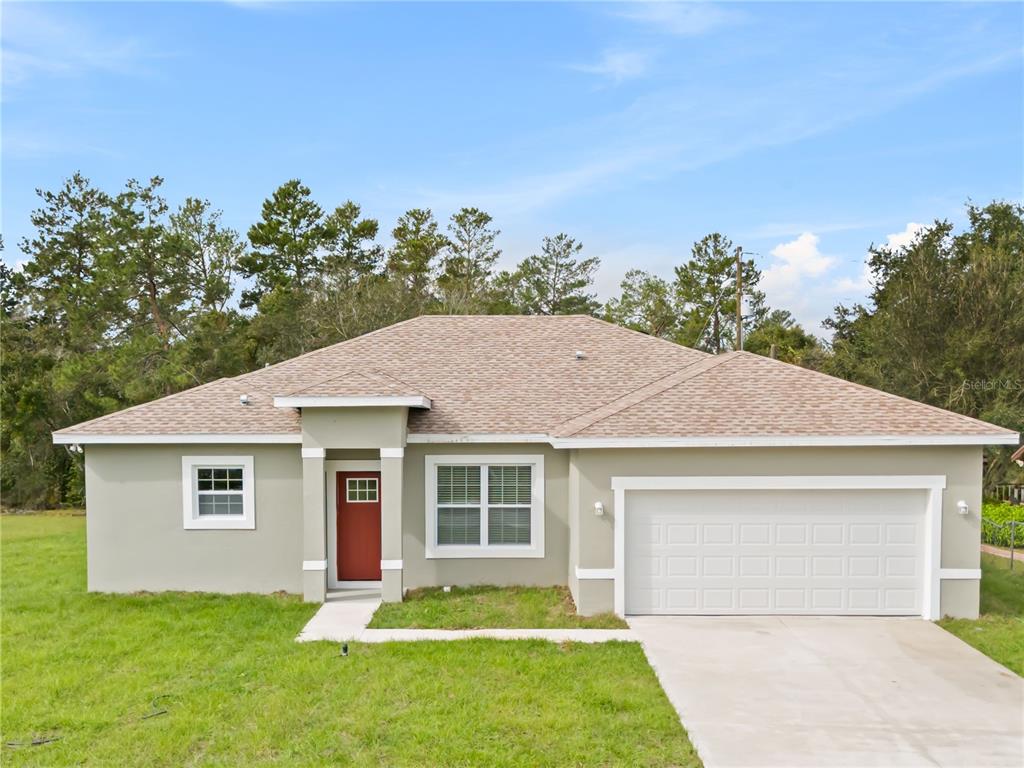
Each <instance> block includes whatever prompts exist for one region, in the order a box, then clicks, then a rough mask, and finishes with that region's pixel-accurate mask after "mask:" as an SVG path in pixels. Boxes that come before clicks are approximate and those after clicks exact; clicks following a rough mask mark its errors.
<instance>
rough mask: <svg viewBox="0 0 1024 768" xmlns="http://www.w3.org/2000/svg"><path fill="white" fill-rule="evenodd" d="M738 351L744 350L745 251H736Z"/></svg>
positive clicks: (739, 249)
mask: <svg viewBox="0 0 1024 768" xmlns="http://www.w3.org/2000/svg"><path fill="white" fill-rule="evenodd" d="M736 349H737V350H739V351H742V350H743V249H742V248H737V249H736Z"/></svg>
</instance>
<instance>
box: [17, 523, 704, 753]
mask: <svg viewBox="0 0 1024 768" xmlns="http://www.w3.org/2000/svg"><path fill="white" fill-rule="evenodd" d="M84 527H85V526H84V520H83V519H82V518H71V517H47V516H34V517H9V516H8V517H3V518H2V519H0V541H2V572H0V575H2V578H3V594H2V601H3V606H2V609H3V615H2V618H3V627H2V630H3V634H2V676H3V677H2V688H0V704H2V721H0V728H2V739H3V742H4V746H3V748H2V753H0V762H2V763H3V765H4V766H5V768H7V766H22V765H37V766H62V765H89V766H107V765H117V766H122V765H145V766H175V767H177V766H190V765H245V766H260V765H303V766H306V765H323V764H327V763H330V764H336V765H356V766H358V765H367V766H369V765H381V764H383V765H402V766H437V765H488V766H505V765H511V766H519V765H521V766H541V765H550V766H563V765H579V766H587V765H601V766H608V765H644V766H699V764H700V763H699V760H698V759H697V757H696V756H695V754H694V752H693V749H692V747H691V746H690V743H689V741H688V740H687V738H686V734H685V732H684V731H683V729H682V727H681V726H680V724H679V721H678V719H677V717H676V714H675V712H674V710H673V709H672V707H671V706H670V705H669V703H668V700H667V699H666V698H665V695H664V693H663V692H662V690H661V688H660V687H659V685H658V683H657V680H656V679H655V677H654V674H653V672H652V671H651V669H650V667H649V666H648V664H647V662H646V660H645V658H644V655H643V653H642V651H641V649H640V647H639V645H637V644H632V643H610V644H604V645H582V644H568V645H555V644H551V643H545V642H540V641H536V642H519V641H516V642H502V641H492V640H474V641H460V642H450V643H444V642H439V643H404V644H403V643H392V644H385V645H359V644H355V643H353V644H351V646H350V655H349V656H348V657H347V658H342V657H340V656H339V654H338V646H337V645H336V644H333V643H310V644H301V645H300V644H298V643H295V642H293V638H294V636H295V634H296V633H297V632H298V631H299V629H300V628H301V627H302V625H303V624H304V623H305V622H306V620H307V619H308V618H309V617H310V616H311V615H312V613H313V612H314V610H315V609H316V606H311V605H305V604H303V603H301V602H300V601H299V600H298V599H296V598H294V597H284V596H281V597H276V596H275V597H259V596H235V597H227V596H217V595H186V594H163V595H147V594H140V595H132V596H113V595H90V594H87V593H86V592H85V536H84ZM48 737H49V738H56V739H57V740H56V741H53V742H50V743H47V744H42V745H40V746H9V745H8V743H9V742H13V743H16V744H17V743H25V742H28V741H31V740H32V739H34V738H48Z"/></svg>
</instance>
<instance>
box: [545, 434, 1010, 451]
mask: <svg viewBox="0 0 1024 768" xmlns="http://www.w3.org/2000/svg"><path fill="white" fill-rule="evenodd" d="M1019 440H1020V435H1018V434H1017V433H1013V432H1011V433H998V434H989V435H757V436H718V437H716V436H708V437H564V438H559V437H553V438H551V445H552V446H553V447H554V448H810V447H851V448H852V447H883V446H927V445H936V446H938V445H1016V444H1017V442H1018V441H1019Z"/></svg>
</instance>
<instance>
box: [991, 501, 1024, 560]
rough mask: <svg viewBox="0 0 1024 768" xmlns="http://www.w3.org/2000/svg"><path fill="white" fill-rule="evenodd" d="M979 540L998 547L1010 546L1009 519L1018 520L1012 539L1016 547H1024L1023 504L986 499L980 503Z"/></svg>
mask: <svg viewBox="0 0 1024 768" xmlns="http://www.w3.org/2000/svg"><path fill="white" fill-rule="evenodd" d="M981 517H982V521H981V540H982V541H983V542H985V543H986V544H995V545H996V546H999V547H1008V546H1010V526H1009V525H1006V523H1009V522H1010V521H1011V520H1016V521H1017V522H1018V525H1017V530H1016V533H1015V534H1014V541H1015V544H1016V546H1017V547H1019V548H1021V549H1024V505H1022V504H1010V503H1008V502H1005V501H1002V502H995V501H986V502H985V503H984V504H982V505H981Z"/></svg>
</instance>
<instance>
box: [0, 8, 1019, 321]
mask: <svg viewBox="0 0 1024 768" xmlns="http://www.w3.org/2000/svg"><path fill="white" fill-rule="evenodd" d="M2 35H3V39H2V43H3V100H2V108H3V115H2V118H3V125H2V142H3V145H2V150H3V158H2V159H3V168H2V170H3V179H2V198H3V199H2V203H3V211H2V226H3V234H4V239H5V242H6V244H7V250H6V252H5V253H4V258H5V259H6V260H7V261H9V262H12V263H14V262H16V261H18V260H19V259H20V258H22V257H21V256H20V254H19V253H18V249H17V247H16V244H17V242H18V241H19V240H20V239H21V238H22V237H24V236H25V235H27V234H29V232H30V225H29V221H28V217H29V213H30V211H31V210H32V209H33V208H34V207H35V206H36V198H35V194H34V190H35V188H37V187H43V188H54V187H56V186H57V185H58V184H59V183H60V181H61V179H62V178H64V177H65V176H68V175H70V174H71V173H73V172H74V171H75V170H81V171H82V172H83V173H85V174H86V175H87V176H89V177H90V178H91V179H92V180H93V181H94V183H96V184H97V185H99V186H102V187H103V188H105V189H108V190H110V191H114V190H116V189H117V188H119V187H120V186H121V185H122V184H123V182H124V180H125V179H127V178H129V177H135V178H140V179H141V178H148V177H149V176H151V175H154V174H159V175H162V176H164V177H165V179H166V185H165V190H166V193H167V196H168V198H169V199H170V200H171V201H172V202H178V201H180V200H181V199H182V198H183V197H184V196H186V195H195V196H200V197H205V198H208V199H209V200H211V201H212V202H213V203H214V205H215V206H217V207H219V208H221V209H223V211H224V218H225V221H226V222H227V223H228V224H230V225H231V226H233V227H235V228H237V229H239V230H240V231H242V232H244V231H245V229H246V228H247V227H248V225H249V224H250V223H252V222H253V221H255V220H256V218H257V217H258V215H259V209H260V204H261V202H262V200H263V199H264V197H266V196H267V195H268V194H269V193H270V192H271V191H272V190H273V189H274V188H275V187H276V186H277V185H279V184H280V183H281V182H283V181H285V180H287V179H289V178H292V177H299V178H301V179H302V180H303V181H304V182H305V183H307V184H308V185H309V186H310V187H312V189H313V191H314V194H315V196H316V197H317V199H318V201H319V202H320V203H321V204H322V205H324V206H325V207H327V206H334V205H337V204H339V203H341V202H343V201H344V200H346V199H352V200H355V201H356V202H358V203H360V204H361V205H362V206H363V207H364V211H365V213H366V214H368V215H371V216H374V217H376V218H378V219H380V221H381V223H382V229H384V230H385V231H389V230H390V228H391V226H392V223H393V222H394V219H395V218H396V217H397V216H398V214H400V213H401V212H402V211H403V210H405V209H408V208H411V207H414V206H427V207H431V208H432V209H433V210H434V212H435V214H437V216H438V218H440V219H445V218H447V217H448V216H449V215H450V214H451V213H452V212H453V211H454V210H456V209H458V208H459V207H461V206H463V205H475V206H478V207H482V208H484V209H485V210H487V211H488V212H490V213H491V214H492V215H493V216H494V218H495V220H496V224H497V226H498V227H499V228H500V229H501V230H502V236H501V238H500V245H501V247H502V248H503V249H504V255H503V257H502V264H503V265H510V264H512V263H514V262H516V261H518V260H520V259H521V258H523V257H525V256H527V255H529V254H530V253H532V252H534V251H535V250H536V249H537V247H538V244H539V242H540V239H541V237H542V236H543V235H547V234H554V233H556V232H559V231H565V232H568V233H569V234H571V235H573V236H575V237H577V238H579V239H580V240H582V242H583V243H584V246H585V252H586V253H587V254H588V255H596V256H600V257H601V259H602V267H601V271H600V273H599V275H598V281H597V287H598V290H599V294H600V295H601V297H602V298H607V297H609V296H611V295H613V294H614V292H615V291H616V288H617V285H618V282H619V280H620V279H621V277H622V275H623V273H624V272H625V271H626V270H627V269H629V268H633V267H640V268H643V269H647V270H649V271H652V272H655V273H658V274H662V275H664V276H669V275H671V272H672V267H673V265H675V264H679V263H681V262H682V261H684V260H685V258H686V256H687V254H688V253H689V249H690V245H691V244H692V242H693V241H694V240H696V239H699V238H700V237H701V236H702V235H704V234H706V233H708V232H712V231H721V232H723V233H725V234H727V235H729V236H730V237H731V238H732V239H733V240H734V242H736V243H738V244H742V245H743V246H745V247H746V248H747V249H748V250H750V251H752V252H754V253H756V254H758V255H757V257H756V258H757V261H758V263H759V265H760V267H761V268H762V270H763V271H764V284H763V287H764V289H765V290H766V293H767V295H768V299H769V302H770V303H771V304H772V305H773V306H779V307H783V308H788V309H790V310H792V311H793V312H794V313H795V314H796V315H797V317H798V318H799V319H800V320H801V321H802V322H803V323H804V324H805V325H806V326H807V327H808V328H809V329H811V330H815V331H817V330H819V328H818V323H819V322H820V321H821V319H823V318H824V317H826V316H828V315H829V314H830V312H831V308H832V306H833V305H834V304H836V303H838V302H845V303H850V302H853V301H857V300H862V299H863V297H864V296H865V294H866V291H867V285H866V283H865V275H864V256H865V253H866V250H867V247H868V245H869V244H871V243H883V242H887V241H889V240H890V239H891V240H892V241H894V242H900V241H901V240H904V239H906V237H907V236H908V235H909V234H910V233H912V232H913V231H914V229H915V227H916V226H918V225H920V224H921V223H926V222H930V221H932V220H933V219H935V218H939V217H942V218H952V219H953V220H954V221H958V222H959V221H962V219H963V205H964V203H965V201H967V200H968V199H970V200H973V201H975V202H978V203H985V202H988V201H989V200H992V199H996V198H999V199H1012V200H1021V199H1022V198H1024V189H1022V185H1024V54H1022V45H1024V43H1022V41H1024V6H1022V5H1021V4H1017V3H1002V4H980V3H970V4H963V5H961V4H953V3H911V4H890V3H859V4H849V5H846V4H836V3H829V4H822V5H818V4H811V3H791V4H766V3H756V4H741V3H728V4H722V5H710V4H703V3H701V4H686V5H669V4H611V3H593V4H584V3H575V4H565V5H561V4H548V3H530V4H496V3H475V4H470V3H459V4H446V5H434V4H425V3H424V4H412V5H405V4H376V5H361V4H328V3H318V4H308V5H306V4H304V5H296V4H278V3H261V2H235V3H173V4H172V3H167V4H164V3H131V4H129V3H101V4H88V3H75V4H73V5H71V4H69V5H64V4H57V3H52V4H41V5H27V4H20V3H18V4H15V3H5V4H4V6H3V29H2Z"/></svg>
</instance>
